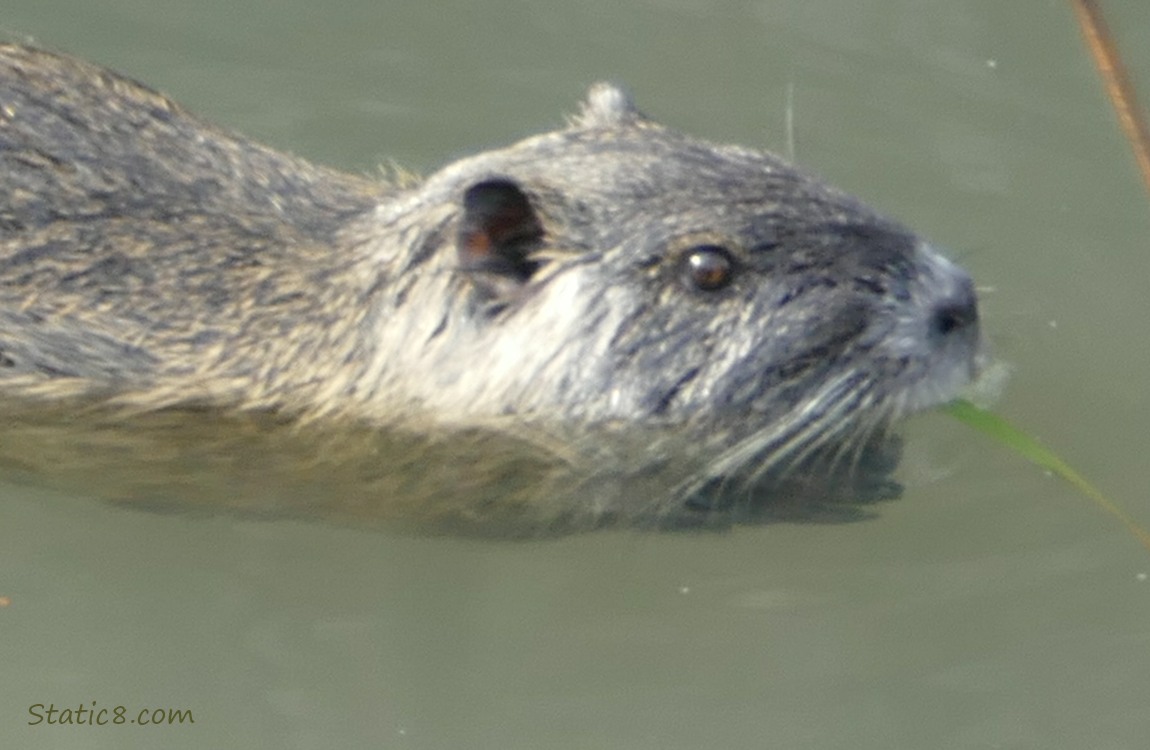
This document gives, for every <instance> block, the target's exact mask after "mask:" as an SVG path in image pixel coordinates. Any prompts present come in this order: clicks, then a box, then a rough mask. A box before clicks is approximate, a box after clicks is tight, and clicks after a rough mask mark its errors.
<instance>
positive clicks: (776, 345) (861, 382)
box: [0, 45, 980, 516]
mask: <svg viewBox="0 0 1150 750" xmlns="http://www.w3.org/2000/svg"><path fill="white" fill-rule="evenodd" d="M0 160H2V165H3V166H2V169H3V172H2V175H0V396H3V397H5V398H6V399H11V400H15V401H17V402H19V403H22V404H29V403H31V404H35V403H44V402H45V401H47V402H52V403H54V404H59V403H62V402H64V401H65V400H69V401H71V400H78V401H84V402H87V403H93V402H101V403H106V404H114V405H117V406H120V407H125V408H130V409H132V410H134V411H136V412H141V411H144V412H147V411H155V410H172V409H197V410H203V409H207V410H211V411H215V412H219V413H241V412H245V413H246V412H252V411H257V412H260V413H271V414H275V415H278V416H279V417H282V418H286V419H291V420H301V421H311V422H323V423H328V424H332V423H334V422H336V421H340V420H344V421H348V420H350V421H352V422H354V423H356V424H358V425H374V426H378V427H380V428H387V429H391V428H397V427H398V428H401V429H407V430H411V431H413V432H416V433H418V432H427V431H435V430H475V429H481V430H487V429H490V430H492V431H494V432H496V433H500V432H503V433H515V434H517V435H532V434H538V435H544V436H547V437H546V438H544V439H547V440H550V439H558V440H559V441H561V442H562V441H567V442H568V443H569V444H572V445H574V444H576V443H578V444H580V445H584V444H586V445H592V446H594V449H593V450H590V451H588V452H587V454H588V455H591V454H594V455H595V456H596V458H595V459H594V460H595V461H600V460H602V458H603V455H604V454H607V453H610V454H612V455H624V454H625V455H626V456H627V457H626V458H625V459H620V460H619V461H618V462H616V463H617V465H615V466H613V467H612V468H611V469H610V470H611V471H613V472H617V473H624V474H627V473H629V474H634V475H642V474H647V473H650V472H652V471H655V470H657V468H658V467H664V466H667V465H672V464H675V463H676V461H677V460H678V459H679V454H680V453H684V452H687V453H690V454H691V462H693V463H692V464H691V465H693V466H696V467H698V470H692V473H691V474H690V476H689V477H686V478H684V479H683V481H682V482H680V489H682V490H683V492H681V493H679V495H677V496H678V497H680V498H686V497H689V496H690V497H694V496H697V495H699V494H700V492H702V491H704V490H706V488H707V487H713V486H714V485H715V483H716V482H718V483H720V484H723V483H725V482H726V478H727V477H731V476H751V477H755V478H761V477H762V476H765V475H766V474H768V473H770V472H772V471H774V470H775V469H776V468H779V467H785V466H788V465H790V466H793V465H796V464H797V463H800V462H801V460H803V459H805V458H807V457H808V456H809V455H811V454H813V453H816V452H822V451H823V450H824V449H827V448H830V447H835V448H836V450H837V452H838V454H840V455H841V454H842V453H843V452H844V450H847V449H849V450H847V452H853V453H858V452H861V451H862V450H863V446H864V445H867V444H869V442H870V441H871V438H872V437H874V436H876V435H880V434H884V433H885V431H886V427H887V425H889V424H890V423H892V422H894V421H896V420H897V419H899V418H900V417H902V416H904V415H906V414H909V413H911V412H914V411H917V410H920V409H923V408H926V407H930V406H934V405H937V404H939V403H941V402H944V401H946V400H948V399H951V398H953V397H954V396H955V395H956V393H957V392H958V390H959V389H960V388H961V387H963V386H964V385H965V384H967V383H968V381H970V379H971V378H972V376H973V375H974V373H975V371H976V369H977V362H978V359H979V350H980V345H979V341H980V335H979V326H978V314H977V305H976V299H975V294H974V290H973V286H972V283H971V280H970V277H969V276H968V275H967V274H966V273H965V272H963V271H962V270H961V269H959V268H958V267H957V266H955V265H954V264H952V263H951V262H949V261H947V260H945V259H944V258H943V257H942V256H941V255H939V254H938V253H937V252H936V251H935V250H933V249H932V248H931V247H930V245H928V244H927V243H925V242H924V241H923V240H921V239H920V238H919V237H917V236H916V235H915V234H914V233H912V232H911V231H909V230H908V229H906V228H904V227H903V226H901V225H900V224H898V223H896V222H894V221H892V220H890V219H887V218H885V217H883V216H881V215H880V214H878V213H876V212H875V211H873V210H872V209H870V208H868V207H867V206H865V205H864V204H862V203H861V202H859V201H858V200H856V199H855V198H852V197H850V196H848V195H846V194H844V193H842V192H840V191H838V190H836V189H834V188H832V187H829V186H828V185H826V184H824V183H823V182H821V181H819V180H818V179H815V178H813V177H811V176H809V175H807V174H806V173H804V172H802V171H800V170H798V169H796V168H795V167H793V166H791V165H789V164H788V163H786V162H785V161H784V160H782V159H780V158H779V157H776V156H774V155H771V154H769V153H764V152H760V151H756V150H751V149H747V148H742V147H737V146H725V145H714V144H711V143H708V142H705V141H702V140H698V139H695V138H691V137H689V136H686V135H682V134H680V133H677V132H675V131H673V130H671V129H669V128H666V127H664V126H662V125H660V124H657V123H656V122H654V121H653V120H651V119H649V118H647V117H646V116H644V115H643V114H641V113H640V112H639V111H638V110H637V109H636V108H635V106H634V104H633V103H632V102H631V100H630V99H629V97H628V96H627V95H626V94H625V93H624V92H623V91H622V90H621V89H620V88H618V87H615V86H611V85H606V84H598V85H596V86H594V87H592V88H591V90H590V92H589V93H588V95H587V97H586V100H585V102H584V103H583V105H582V109H581V112H580V113H579V115H578V116H577V117H575V118H573V119H572V121H571V122H570V123H569V124H568V125H567V126H566V127H564V128H562V129H559V130H556V131H554V132H550V133H545V134H543V135H539V136H536V137H533V138H528V139H526V140H524V141H521V142H519V143H516V144H514V145H512V146H510V147H507V148H504V149H501V150H495V151H490V152H486V153H481V154H479V155H476V156H474V157H471V158H466V159H462V160H460V161H457V162H455V163H453V164H449V165H447V166H446V167H444V168H443V169H441V170H439V171H438V172H436V173H434V174H432V175H431V176H430V177H428V178H427V179H425V180H423V181H415V180H413V179H396V180H392V181H390V182H382V181H373V180H368V179H365V178H360V177H356V176H351V175H346V174H341V173H338V172H335V171H331V170H328V169H324V168H320V167H316V166H313V165H311V164H308V163H306V162H305V161H302V160H300V159H297V158H294V157H291V156H287V155H284V154H281V153H278V152H276V151H274V150H271V149H269V148H266V147H264V146H261V145H259V144H256V143H253V142H251V141H249V140H247V139H245V138H243V137H242V136H239V135H236V134H233V133H229V132H226V131H224V130H221V129H219V128H217V127H215V126H212V125H210V124H207V123H205V122H203V121H201V120H199V119H197V118H196V117H194V116H193V115H191V114H189V113H188V112H186V111H185V110H183V109H182V108H181V107H180V106H179V105H177V104H175V103H174V102H172V101H171V100H169V99H168V98H166V97H164V96H162V95H160V94H158V93H156V92H155V91H153V90H151V89H148V88H146V87H144V86H142V85H140V84H138V83H135V82H133V81H131V80H128V79H127V78H124V77H121V76H119V75H117V74H115V73H112V72H110V71H108V70H105V69H103V68H100V67H97V66H95V65H92V64H89V63H86V62H82V61H80V60H77V59H74V58H72V57H69V56H66V55H61V54H55V53H51V52H46V51H43V50H39V49H34V48H30V47H27V46H21V45H3V46H0ZM620 435H626V436H628V437H626V438H620V440H621V441H622V443H628V444H630V445H632V447H634V446H635V445H638V446H639V448H638V449H636V450H630V451H624V452H619V451H615V450H614V449H613V448H612V449H608V448H606V447H604V446H607V445H615V443H613V442H612V440H613V439H614V438H610V439H609V438H607V437H604V436H620ZM669 435H673V436H674V438H673V439H671V438H668V437H667V436H669ZM636 436H640V437H636ZM581 440H582V441H583V442H581V443H580V442H579V441H581ZM843 446H846V448H845V449H844V447H843ZM604 471H606V469H604ZM603 505H604V507H603V508H599V509H598V510H609V511H614V512H620V508H621V507H622V506H624V505H626V503H622V502H620V503H617V505H619V506H620V507H614V508H613V507H610V506H611V505H612V503H610V502H606V503H604V504H603ZM632 505H633V506H635V507H636V508H638V509H635V510H633V512H632V511H631V510H624V511H622V514H623V515H634V516H641V515H643V514H644V513H646V512H647V511H646V510H644V509H649V508H652V507H659V508H660V509H663V508H665V506H666V504H665V503H653V502H651V501H649V500H644V501H643V502H641V503H632ZM704 505H707V504H706V503H704ZM707 507H710V506H707ZM598 510H597V512H598ZM660 512H662V510H660Z"/></svg>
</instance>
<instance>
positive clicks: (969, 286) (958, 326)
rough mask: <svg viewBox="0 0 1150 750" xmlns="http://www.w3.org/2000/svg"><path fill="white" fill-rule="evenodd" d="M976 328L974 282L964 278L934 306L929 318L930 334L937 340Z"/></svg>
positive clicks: (976, 302)
mask: <svg viewBox="0 0 1150 750" xmlns="http://www.w3.org/2000/svg"><path fill="white" fill-rule="evenodd" d="M977 327H978V298H977V297H976V295H975V293H974V282H973V281H971V279H970V277H969V276H967V277H964V278H963V279H962V281H961V282H960V283H959V284H958V288H957V289H955V290H954V292H952V293H951V294H950V295H948V296H947V297H945V298H944V299H942V300H940V301H939V302H938V304H936V305H935V308H934V313H933V317H932V318H931V333H933V334H934V335H935V336H938V337H939V338H947V337H950V336H954V335H956V334H957V333H959V332H961V331H964V330H967V329H970V330H977Z"/></svg>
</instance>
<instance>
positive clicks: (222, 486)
mask: <svg viewBox="0 0 1150 750" xmlns="http://www.w3.org/2000/svg"><path fill="white" fill-rule="evenodd" d="M6 411H7V412H8V414H9V417H10V418H9V420H8V424H7V425H6V427H5V429H4V430H3V431H0V472H2V473H3V476H4V478H5V480H7V481H24V482H28V483H31V484H35V485H39V486H50V487H54V488H57V489H62V490H64V491H68V492H76V493H82V494H87V495H95V496H97V497H100V498H102V499H105V500H107V501H110V502H113V503H116V504H118V505H123V506H129V507H134V508H139V509H146V510H151V511H160V512H181V513H204V512H221V511H222V512H227V513H230V514H234V515H240V516H244V517H266V518H297V519H314V520H320V521H325V522H332V523H338V524H346V525H352V526H356V527H374V526H384V525H386V526H388V527H389V528H395V527H398V528H410V529H416V530H420V531H434V532H449V533H466V534H482V535H497V536H520V535H548V534H558V533H567V532H570V531H577V530H586V529H590V528H595V527H601V526H606V525H611V524H620V523H623V524H628V525H633V526H643V527H658V528H684V527H687V528H696V527H709V528H723V527H727V526H729V525H730V524H732V523H758V522H765V521H771V520H779V519H788V520H818V521H848V520H856V519H859V518H864V517H867V515H868V513H867V511H866V509H865V505H866V504H867V503H869V502H873V501H876V500H882V499H887V498H890V497H892V496H894V495H896V494H897V491H898V488H897V487H896V486H895V485H893V483H891V482H890V481H889V479H888V474H889V472H890V471H891V469H892V468H893V466H894V463H895V460H896V458H897V454H898V447H899V446H898V442H897V440H894V439H890V438H887V439H882V440H875V441H872V443H871V444H869V445H867V446H865V447H864V448H862V449H859V450H857V451H852V453H851V454H850V455H849V456H845V457H844V456H843V455H841V454H840V453H835V452H833V451H832V452H829V453H828V454H826V455H821V454H820V455H816V456H813V457H810V458H807V459H806V460H805V461H804V463H803V464H801V465H798V466H790V467H787V468H786V469H784V470H782V471H780V472H775V473H773V474H769V475H768V476H766V477H755V478H754V479H753V480H748V479H742V478H739V477H707V476H706V475H705V473H703V471H702V467H703V466H704V462H703V461H702V459H700V458H698V457H697V454H698V453H700V451H699V450H697V449H695V450H693V447H692V446H687V445H684V444H683V442H682V441H680V440H677V439H676V436H675V435H674V434H673V433H671V432H669V431H667V432H658V433H657V432H654V431H650V430H648V431H639V430H635V429H627V430H619V431H611V430H602V431H600V432H597V433H596V434H594V435H584V436H582V437H577V436H570V435H567V436H556V435H547V436H543V435H541V434H539V433H537V432H532V433H530V434H527V433H526V432H524V431H523V430H522V428H520V429H517V430H514V431H509V430H507V429H504V428H498V429H496V428H492V429H476V428H471V429H467V430H455V431H440V432H435V433H431V434H426V433H423V434H420V433H416V432H413V431H404V430H383V429H377V428H368V427H365V426H361V425H348V424H341V425H326V424H325V425H309V424H303V425H301V424H298V423H296V422H288V421H284V420H280V419H277V418H275V417H273V416H271V415H267V414H259V413H250V414H238V415H237V414H231V415H222V414H219V413H215V412H206V411H205V412H195V411H161V412H152V413H146V414H125V413H123V412H112V411H109V410H107V409H103V408H75V407H72V408H64V407H53V408H50V409H44V408H39V409H36V410H32V409H29V408H22V407H20V406H19V405H7V406H6ZM637 466H641V467H643V468H642V469H635V468H634V467H637ZM684 487H691V488H692V491H691V493H690V494H689V495H684V494H683V490H682V488H684Z"/></svg>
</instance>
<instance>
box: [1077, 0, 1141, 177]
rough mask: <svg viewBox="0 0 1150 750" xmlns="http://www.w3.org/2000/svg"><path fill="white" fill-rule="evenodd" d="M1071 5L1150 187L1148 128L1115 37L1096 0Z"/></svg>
mask: <svg viewBox="0 0 1150 750" xmlns="http://www.w3.org/2000/svg"><path fill="white" fill-rule="evenodd" d="M1071 5H1073V6H1074V12H1075V14H1076V15H1077V16H1078V25H1079V26H1081V27H1082V35H1083V36H1084V37H1086V46H1087V47H1089V48H1090V53H1091V55H1093V56H1094V65H1095V66H1096V67H1097V68H1098V73H1099V75H1101V76H1102V82H1103V84H1105V86H1106V93H1107V94H1108V95H1109V96H1110V103H1111V104H1112V105H1114V111H1115V112H1116V113H1117V114H1118V122H1119V123H1120V124H1121V125H1122V130H1123V132H1125V133H1126V138H1127V139H1128V140H1129V141H1130V146H1131V147H1132V148H1133V149H1134V157H1135V159H1137V160H1138V168H1139V169H1140V170H1141V172H1142V181H1143V182H1144V183H1146V189H1147V190H1148V191H1150V129H1147V127H1146V119H1145V117H1143V115H1142V109H1141V108H1140V107H1139V106H1138V99H1137V97H1136V96H1135V94H1134V85H1133V84H1132V83H1131V82H1130V78H1129V76H1127V75H1126V69H1125V67H1124V66H1123V65H1122V58H1121V56H1119V54H1118V48H1117V46H1116V45H1115V44H1114V37H1113V35H1111V33H1110V29H1109V27H1107V25H1106V21H1105V19H1104V18H1103V17H1102V8H1101V7H1099V4H1098V2H1097V0H1071Z"/></svg>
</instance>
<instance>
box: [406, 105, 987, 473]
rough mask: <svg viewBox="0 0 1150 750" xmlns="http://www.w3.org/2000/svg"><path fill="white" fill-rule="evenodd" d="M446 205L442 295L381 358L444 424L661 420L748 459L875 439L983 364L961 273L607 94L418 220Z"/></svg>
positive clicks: (738, 459) (747, 159) (757, 165)
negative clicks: (501, 419) (509, 419)
mask: <svg viewBox="0 0 1150 750" xmlns="http://www.w3.org/2000/svg"><path fill="white" fill-rule="evenodd" d="M444 205H446V206H450V207H451V208H450V210H448V211H446V212H444V213H443V214H442V215H441V217H440V219H439V220H438V221H437V222H435V224H434V229H433V231H430V232H427V233H424V234H423V235H422V238H421V240H420V242H418V243H416V245H417V247H416V252H415V257H418V258H420V259H421V263H420V264H419V265H427V266H428V268H425V269H421V270H416V269H415V268H410V269H409V270H408V272H409V273H410V272H417V273H423V274H424V278H425V279H426V280H427V283H428V284H430V285H433V286H436V287H438V291H437V292H436V293H435V296H434V297H433V296H430V295H429V294H414V295H413V294H412V293H411V292H410V291H409V292H408V293H407V294H405V295H404V297H403V299H402V300H400V301H398V302H395V303H394V305H393V306H392V309H391V310H390V311H388V312H387V313H386V314H385V315H384V319H385V320H387V319H394V318H396V317H407V316H413V315H426V316H427V319H426V320H424V321H423V322H422V323H421V324H419V325H417V326H415V327H414V328H413V327H411V326H408V327H405V328H404V330H403V333H402V335H394V334H393V333H391V332H388V333H385V334H384V339H385V341H384V348H383V350H384V351H386V352H387V353H386V357H387V358H389V360H390V361H392V362H393V363H396V364H395V366H396V367H401V368H402V369H404V370H406V371H407V372H409V373H412V375H413V376H412V377H410V378H405V380H406V384H405V385H406V387H407V392H408V394H409V397H410V398H412V399H414V400H415V401H416V402H418V403H419V404H421V405H422V406H423V408H424V409H426V410H427V411H429V412H430V413H433V414H438V415H440V416H441V417H443V418H445V419H446V420H447V421H459V422H467V421H474V420H481V419H484V418H492V417H498V416H499V415H510V414H513V415H515V416H516V418H517V419H519V420H525V421H529V422H538V423H543V424H566V425H595V424H599V425H607V424H627V425H632V426H653V425H659V426H668V427H672V428H675V429H682V430H686V431H687V432H688V433H690V434H693V435H694V436H695V438H696V439H698V440H706V441H712V442H713V441H715V440H717V441H718V442H720V443H721V444H722V445H723V451H722V454H723V455H725V456H727V457H728V460H729V462H730V463H731V464H732V466H731V467H729V468H733V467H734V466H735V465H739V464H742V463H744V462H747V461H751V460H756V461H762V460H763V459H764V458H773V457H780V456H782V455H784V454H794V453H795V452H796V451H801V450H805V449H808V448H810V447H811V446H813V445H816V444H822V443H827V442H836V441H838V440H841V439H844V438H847V437H849V436H859V435H861V434H869V433H871V432H873V431H875V430H878V429H881V428H882V427H884V426H885V425H886V424H887V423H889V422H891V421H893V420H895V419H897V418H899V417H901V416H903V415H905V414H907V413H910V412H913V411H916V410H919V409H923V408H926V407H930V406H934V405H937V404H939V403H941V402H944V401H947V400H949V399H951V398H953V397H955V395H956V394H957V392H958V390H959V389H960V388H961V387H962V386H964V385H965V384H966V383H967V382H968V381H969V380H970V379H971V378H972V376H973V375H974V373H975V371H976V369H977V360H978V358H979V349H980V345H979V342H980V335H979V325H978V311H977V305H976V300H975V294H974V288H973V285H972V283H971V279H970V277H969V276H968V275H967V274H966V273H965V272H964V271H962V270H961V269H959V268H958V267H957V266H955V265H954V264H952V263H951V262H949V261H947V260H946V259H944V258H943V257H942V256H941V255H939V254H938V253H937V252H935V251H934V250H933V249H932V248H931V246H930V245H928V244H927V243H926V242H925V241H923V240H922V239H921V238H919V237H918V236H916V235H915V234H914V233H912V232H911V231H909V230H908V229H906V228H904V227H902V226H901V225H899V224H897V223H896V222H894V221H891V220H889V219H887V218H884V217H882V216H880V215H879V214H877V213H876V212H875V211H873V210H871V209H869V208H868V207H866V206H864V205H863V204H861V203H860V202H859V201H858V200H856V199H854V198H852V197H850V196H848V195H846V194H844V193H842V192H840V191H838V190H835V189H833V188H831V187H828V186H827V185H826V184H824V183H823V182H821V181H819V180H817V179H815V178H813V177H811V176H810V175H808V174H805V173H803V172H802V171H800V170H798V169H796V168H794V167H793V166H791V165H789V164H787V163H785V162H784V161H783V160H781V159H779V158H778V157H776V156H773V155H771V154H767V153H763V152H759V151H754V150H750V149H747V148H741V147H735V146H720V145H713V144H710V143H707V142H704V141H700V140H697V139H694V138H691V137H688V136H685V135H682V134H679V133H676V132H674V131H672V130H669V129H667V128H665V127H663V126H661V125H658V124H656V123H654V122H653V121H651V120H649V119H648V118H646V117H644V116H643V115H642V114H640V113H639V112H638V111H637V110H636V109H635V107H634V106H633V105H632V103H631V101H630V99H629V98H628V97H627V96H626V95H625V94H624V93H623V92H622V91H621V90H620V89H618V88H616V87H613V86H609V85H604V84H600V85H598V86H596V87H594V88H592V90H591V92H590V94H589V96H588V98H587V101H586V103H585V104H584V106H583V111H582V113H581V115H580V116H579V117H577V118H576V119H575V120H574V121H573V122H572V123H571V125H570V126H569V127H568V128H566V129H564V130H560V131H557V132H554V133H549V134H545V135H542V136H538V137H535V138H531V139H528V140H526V141H523V142H520V143H518V144H516V145H513V146H511V147H509V148H507V149H504V150H500V151H493V152H488V153H484V154H481V155H479V156H476V157H473V158H470V159H466V160H463V161H460V162H457V163H455V164H453V165H451V166H449V167H447V168H445V169H444V170H442V171H441V172H439V173H438V174H435V175H433V176H432V177H430V178H429V179H428V181H427V182H426V183H425V184H424V185H423V187H422V188H421V189H420V190H419V191H418V192H417V193H416V195H415V196H414V197H413V198H412V199H411V201H410V202H409V204H408V206H407V207H406V208H405V212H406V211H410V210H411V209H412V206H415V207H416V209H417V210H415V212H414V213H415V214H421V213H422V214H423V216H424V218H426V213H425V212H426V210H427V209H428V207H431V206H444ZM390 210H394V208H393V209H390ZM436 259H438V261H439V263H438V269H436V266H437V263H436ZM409 286H410V285H405V288H408V287H409ZM429 300H434V302H433V303H429ZM413 304H416V305H419V306H421V307H423V308H424V309H423V310H422V311H412V310H410V309H407V308H410V306H411V305H413ZM398 360H403V364H402V365H400V364H398V362H397V361H398ZM719 435H721V437H720V438H716V436H719Z"/></svg>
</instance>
